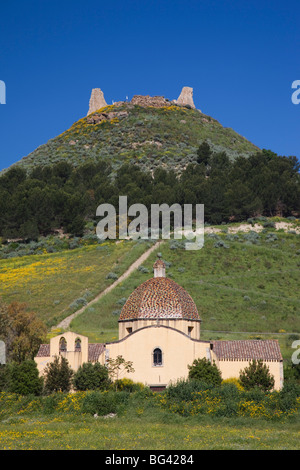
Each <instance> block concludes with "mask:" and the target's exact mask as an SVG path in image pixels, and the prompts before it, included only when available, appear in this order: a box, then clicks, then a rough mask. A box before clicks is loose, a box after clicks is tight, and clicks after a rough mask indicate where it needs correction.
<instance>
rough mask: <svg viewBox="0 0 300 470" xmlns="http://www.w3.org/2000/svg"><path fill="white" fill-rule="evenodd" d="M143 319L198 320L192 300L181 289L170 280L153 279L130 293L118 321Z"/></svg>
mask: <svg viewBox="0 0 300 470" xmlns="http://www.w3.org/2000/svg"><path fill="white" fill-rule="evenodd" d="M143 318H145V319H148V318H149V319H151V318H162V319H168V318H173V319H176V318H184V319H186V320H199V314H198V311H197V307H196V305H195V303H194V301H193V299H192V298H191V296H190V295H189V294H188V293H187V291H186V290H185V289H183V287H181V286H179V285H178V284H177V283H176V282H174V281H173V280H172V279H169V278H166V277H154V278H151V279H148V281H145V282H143V284H141V285H140V286H139V287H137V288H136V289H135V290H134V291H133V292H132V294H131V295H130V296H129V298H128V299H127V302H126V303H125V305H124V306H123V308H122V311H121V315H120V320H133V319H143Z"/></svg>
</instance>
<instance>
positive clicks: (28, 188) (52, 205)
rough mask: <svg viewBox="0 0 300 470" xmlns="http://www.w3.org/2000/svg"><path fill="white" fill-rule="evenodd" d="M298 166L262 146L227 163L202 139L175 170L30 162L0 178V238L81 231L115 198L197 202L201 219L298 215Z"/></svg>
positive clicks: (148, 203) (101, 163)
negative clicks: (194, 154)
mask: <svg viewBox="0 0 300 470" xmlns="http://www.w3.org/2000/svg"><path fill="white" fill-rule="evenodd" d="M299 168H300V164H299V162H298V160H297V158H296V157H294V156H288V157H286V156H279V155H277V154H275V153H273V152H271V151H269V150H263V151H261V152H257V153H256V154H254V155H252V156H250V157H244V156H238V157H237V158H236V159H235V160H234V161H232V160H230V159H229V157H228V156H227V154H226V153H225V152H213V151H212V150H211V148H210V147H209V145H208V144H207V143H206V142H204V143H202V144H201V145H200V147H199V149H198V152H197V162H195V163H191V164H189V165H188V166H186V168H184V169H183V170H182V172H181V174H180V175H178V174H177V173H176V172H175V171H174V170H172V169H164V168H162V167H159V168H157V169H155V170H154V171H153V172H150V171H148V172H146V171H142V170H141V169H140V168H139V166H138V165H135V164H128V163H125V164H123V165H122V166H121V167H120V168H119V169H118V170H113V168H112V166H111V165H110V163H109V162H107V161H99V162H87V163H85V164H83V165H81V166H78V167H73V166H72V165H71V164H69V163H68V162H59V163H57V164H55V165H51V166H50V165H49V166H37V167H36V168H34V169H33V170H32V171H31V172H30V173H26V171H25V170H24V169H22V168H21V167H18V166H15V167H12V168H11V169H10V170H8V171H7V172H6V173H4V174H3V175H2V176H1V177H0V236H1V237H2V238H3V239H4V240H5V239H10V238H23V239H27V238H28V239H36V238H38V236H39V235H47V234H49V233H51V232H52V231H53V230H55V229H58V228H62V229H63V230H64V232H66V233H70V234H72V235H76V236H80V235H82V233H83V231H84V227H85V223H86V222H87V221H89V220H93V221H95V220H96V209H97V207H98V205H100V204H103V203H109V204H112V205H113V206H114V207H115V208H116V210H118V204H119V196H122V195H123V196H124V195H126V196H127V198H128V205H129V206H130V205H132V204H135V203H140V204H144V205H145V206H146V207H147V209H148V210H149V209H150V206H151V204H163V203H166V204H168V205H169V206H171V205H172V204H174V203H177V204H181V205H183V204H192V205H193V207H195V205H196V204H204V208H205V222H207V223H210V224H220V223H222V222H225V223H227V222H229V221H244V220H247V218H249V217H255V216H259V215H263V216H267V217H269V216H274V215H279V216H283V217H287V216H292V215H297V214H299V213H300V175H299Z"/></svg>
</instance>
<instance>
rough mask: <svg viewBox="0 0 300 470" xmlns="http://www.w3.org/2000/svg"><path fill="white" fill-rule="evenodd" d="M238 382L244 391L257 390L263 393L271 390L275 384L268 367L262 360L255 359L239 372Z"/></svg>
mask: <svg viewBox="0 0 300 470" xmlns="http://www.w3.org/2000/svg"><path fill="white" fill-rule="evenodd" d="M240 382H241V384H242V386H243V387H244V388H245V390H250V389H252V388H259V389H261V390H263V391H265V392H266V391H268V390H271V389H272V388H273V387H274V383H275V381H274V377H273V376H272V375H271V374H270V370H269V367H268V366H267V365H266V364H264V363H263V361H262V360H257V361H256V360H255V359H253V361H251V362H250V363H249V366H248V367H245V369H244V370H242V371H241V372H240Z"/></svg>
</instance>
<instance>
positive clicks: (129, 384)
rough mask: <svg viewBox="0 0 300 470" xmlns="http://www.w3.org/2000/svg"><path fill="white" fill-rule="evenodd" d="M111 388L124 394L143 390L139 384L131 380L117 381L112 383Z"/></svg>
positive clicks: (142, 386)
mask: <svg viewBox="0 0 300 470" xmlns="http://www.w3.org/2000/svg"><path fill="white" fill-rule="evenodd" d="M113 386H114V387H115V388H116V389H117V390H119V391H125V392H138V391H141V390H143V389H144V388H145V386H144V384H142V383H141V382H134V381H133V380H131V379H126V378H124V379H118V380H116V381H115V382H114V384H113Z"/></svg>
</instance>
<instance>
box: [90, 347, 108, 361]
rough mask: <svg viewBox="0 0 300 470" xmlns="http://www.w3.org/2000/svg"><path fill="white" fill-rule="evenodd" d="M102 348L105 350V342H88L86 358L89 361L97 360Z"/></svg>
mask: <svg viewBox="0 0 300 470" xmlns="http://www.w3.org/2000/svg"><path fill="white" fill-rule="evenodd" d="M104 350H105V344H102V343H92V344H89V353H88V360H89V361H90V362H96V361H98V358H99V356H100V354H102V353H103V351H104Z"/></svg>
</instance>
